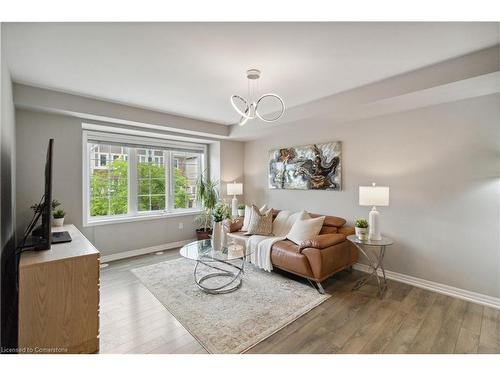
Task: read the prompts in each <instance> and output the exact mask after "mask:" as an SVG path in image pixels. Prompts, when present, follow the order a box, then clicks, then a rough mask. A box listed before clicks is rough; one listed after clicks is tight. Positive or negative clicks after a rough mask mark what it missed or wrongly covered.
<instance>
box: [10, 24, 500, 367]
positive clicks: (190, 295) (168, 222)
mask: <svg viewBox="0 0 500 375" xmlns="http://www.w3.org/2000/svg"><path fill="white" fill-rule="evenodd" d="M234 19H237V18H234ZM216 20H217V19H216ZM402 20H403V19H401V21H402ZM181 21H186V20H185V19H182V20H181ZM296 21H298V20H296ZM304 21H305V20H304ZM453 21H455V20H453ZM467 21H469V22H430V21H425V22H336V21H330V22H201V21H198V22H90V23H89V22H2V23H1V49H2V50H1V63H2V64H1V65H2V91H1V92H2V108H1V109H2V112H1V116H2V117H1V120H2V121H1V125H2V128H1V157H2V162H1V171H2V182H1V206H0V208H1V213H2V215H1V246H2V281H1V284H0V286H1V294H2V313H1V314H2V315H1V318H2V325H1V337H2V344H1V348H2V353H28V354H33V353H50V354H55V353H82V354H83V353H86V354H90V353H101V354H107V353H110V354H207V353H210V354H243V353H252V354H477V355H479V354H486V353H489V354H500V251H499V248H500V236H499V230H498V225H499V223H500V194H499V192H500V181H499V178H498V176H499V175H500V163H499V152H500V23H499V22H498V21H492V20H491V19H489V20H485V21H483V22H479V21H477V20H467ZM486 21H488V22H486ZM197 357H198V356H197ZM471 357H475V358H481V356H471ZM457 358H458V356H457ZM495 358H496V356H495ZM479 360H480V359H479Z"/></svg>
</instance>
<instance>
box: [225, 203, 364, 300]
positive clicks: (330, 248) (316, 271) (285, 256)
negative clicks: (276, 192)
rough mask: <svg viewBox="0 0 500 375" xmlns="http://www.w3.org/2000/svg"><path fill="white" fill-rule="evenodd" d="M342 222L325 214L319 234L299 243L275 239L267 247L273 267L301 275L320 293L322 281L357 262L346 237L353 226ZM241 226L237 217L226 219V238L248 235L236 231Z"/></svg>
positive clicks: (242, 239) (340, 219) (242, 237)
mask: <svg viewBox="0 0 500 375" xmlns="http://www.w3.org/2000/svg"><path fill="white" fill-rule="evenodd" d="M278 212H279V211H274V212H273V216H274V217H276V215H277V214H278ZM310 215H311V217H318V216H323V215H318V214H310ZM345 223H346V221H345V220H344V219H342V218H340V217H336V216H326V217H325V221H324V223H323V227H322V229H321V232H320V233H319V235H318V236H316V237H315V238H313V239H311V240H308V241H304V242H303V243H302V244H300V246H299V245H297V244H295V243H294V242H292V241H290V240H284V241H278V242H276V243H275V244H274V245H273V246H272V248H271V262H272V264H273V267H274V268H279V269H281V270H284V271H287V272H290V273H293V274H295V275H299V276H302V277H305V278H306V279H308V280H309V281H310V282H311V283H314V284H315V285H316V287H317V288H318V291H319V292H320V293H324V289H323V287H322V285H321V282H322V281H324V280H326V279H327V278H329V277H330V276H332V275H333V274H335V273H337V272H339V271H342V270H344V269H346V268H349V269H350V267H351V266H352V265H353V264H354V263H356V262H357V261H358V249H357V248H356V247H355V246H354V245H353V244H352V243H351V242H350V241H348V240H347V239H346V237H347V236H348V235H350V234H354V228H353V227H348V226H345ZM242 226H243V220H242V219H241V218H239V219H237V220H233V221H232V222H226V223H225V224H224V230H225V232H226V235H228V236H229V237H230V238H234V239H236V240H240V241H246V240H247V239H248V236H245V234H244V232H241V231H240V229H241V228H242ZM314 284H313V285H314Z"/></svg>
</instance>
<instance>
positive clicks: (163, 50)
mask: <svg viewBox="0 0 500 375" xmlns="http://www.w3.org/2000/svg"><path fill="white" fill-rule="evenodd" d="M4 27H5V28H4V29H3V31H2V37H5V39H4V40H5V44H6V52H7V59H8V63H9V67H10V70H11V72H12V75H13V78H14V80H15V81H17V82H22V83H27V84H32V85H36V86H41V87H47V88H53V89H57V90H62V91H68V92H73V93H79V94H83V95H87V96H91V97H95V98H101V99H107V100H111V101H116V102H120V103H125V104H130V105H135V106H140V107H145V108H151V109H156V110H160V111H164V112H169V113H173V114H180V115H184V116H188V117H193V118H197V119H203V120H210V121H214V122H219V123H223V124H232V123H235V122H236V121H237V120H238V116H237V115H236V114H235V112H234V111H233V109H232V107H231V105H230V103H229V97H230V95H232V94H234V93H239V94H243V95H244V96H246V90H247V82H246V78H245V72H246V70H247V68H259V69H261V70H262V78H261V79H260V88H261V91H263V92H264V91H265V92H267V91H272V92H275V93H278V94H280V95H281V96H282V97H283V98H284V100H285V102H286V104H287V106H295V105H298V104H302V103H305V102H308V101H312V100H315V99H318V98H321V97H325V96H328V95H332V94H334V93H338V92H341V91H345V90H349V89H352V88H355V87H359V86H363V85H366V84H368V83H372V82H374V81H378V80H381V79H384V78H388V77H391V76H394V75H397V74H400V73H404V72H407V71H410V70H414V69H418V68H421V67H423V66H426V65H430V64H434V63H437V62H440V61H443V60H447V59H449V58H453V57H456V56H459V55H463V54H466V53H469V52H472V51H475V50H479V49H482V48H486V47H489V46H491V45H494V44H497V43H498V39H499V35H498V30H499V29H498V24H497V23H11V24H4Z"/></svg>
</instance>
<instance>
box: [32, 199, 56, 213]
mask: <svg viewBox="0 0 500 375" xmlns="http://www.w3.org/2000/svg"><path fill="white" fill-rule="evenodd" d="M60 205H61V203H60V202H59V201H58V200H57V199H53V200H52V202H51V204H50V206H51V207H50V208H51V211H54V210H55V209H56V208H57V207H59V206H60ZM30 208H31V209H32V210H33V212H34V213H38V212H40V211H41V210H42V208H43V204H38V203H37V204H34V205H33V206H31V207H30Z"/></svg>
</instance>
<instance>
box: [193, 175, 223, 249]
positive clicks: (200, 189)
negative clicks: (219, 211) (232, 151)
mask: <svg viewBox="0 0 500 375" xmlns="http://www.w3.org/2000/svg"><path fill="white" fill-rule="evenodd" d="M218 199H219V192H218V191H217V182H215V181H212V180H211V179H210V176H208V174H207V173H206V171H205V172H204V173H203V174H202V175H201V176H200V177H199V178H198V181H196V201H197V202H198V203H199V204H200V205H201V207H202V209H203V212H202V213H201V214H199V215H198V216H197V217H196V219H195V224H196V226H197V228H196V238H197V239H198V240H205V239H208V238H210V235H211V234H212V211H213V210H214V208H215V205H216V204H217V200H218Z"/></svg>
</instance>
